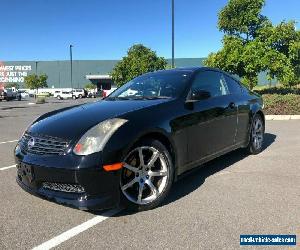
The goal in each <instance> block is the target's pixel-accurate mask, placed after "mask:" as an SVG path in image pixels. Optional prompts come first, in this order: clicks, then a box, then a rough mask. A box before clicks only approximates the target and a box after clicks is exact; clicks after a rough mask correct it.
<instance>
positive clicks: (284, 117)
mask: <svg viewBox="0 0 300 250" xmlns="http://www.w3.org/2000/svg"><path fill="white" fill-rule="evenodd" d="M265 118H266V120H267V121H288V120H300V115H266V116H265Z"/></svg>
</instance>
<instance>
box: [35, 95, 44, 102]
mask: <svg viewBox="0 0 300 250" xmlns="http://www.w3.org/2000/svg"><path fill="white" fill-rule="evenodd" d="M45 102H46V98H45V97H44V96H38V97H37V99H36V104H44V103H45Z"/></svg>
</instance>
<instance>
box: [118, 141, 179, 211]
mask: <svg viewBox="0 0 300 250" xmlns="http://www.w3.org/2000/svg"><path fill="white" fill-rule="evenodd" d="M141 157H142V159H143V160H142V161H141V160H140V159H141ZM171 159H172V158H171V156H170V153H169V152H168V150H167V148H166V147H165V146H164V145H163V144H162V143H161V142H160V141H158V140H153V139H145V140H142V141H140V143H138V144H137V145H136V146H135V147H134V148H133V150H131V151H130V152H129V153H128V154H127V156H126V157H125V159H124V166H123V169H122V173H121V176H120V193H121V202H122V203H123V205H125V207H127V208H128V209H129V210H132V211H145V210H149V209H153V208H155V207H157V206H159V205H160V204H161V203H162V202H163V200H164V199H165V198H166V197H167V195H168V193H169V191H170V189H171V186H172V184H173V180H174V172H175V171H174V165H173V163H172V160H171Z"/></svg>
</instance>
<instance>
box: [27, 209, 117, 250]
mask: <svg viewBox="0 0 300 250" xmlns="http://www.w3.org/2000/svg"><path fill="white" fill-rule="evenodd" d="M120 211H121V209H113V210H109V211H107V212H105V213H103V214H102V215H97V216H95V217H94V218H92V219H90V220H88V221H86V222H84V223H82V224H80V225H78V226H76V227H73V228H71V229H69V230H68V231H66V232H64V233H62V234H60V235H58V236H56V237H54V238H52V239H51V240H48V241H46V242H44V243H42V244H41V245H39V246H36V247H34V248H33V249H32V250H47V249H51V248H53V247H56V246H58V245H59V244H61V243H63V242H65V241H67V240H69V239H71V238H72V237H74V236H76V235H78V234H80V233H82V232H84V231H86V230H88V229H89V228H91V227H93V226H96V225H97V224H99V223H100V222H102V221H104V220H106V219H108V218H109V217H111V216H113V215H115V214H116V213H118V212H120Z"/></svg>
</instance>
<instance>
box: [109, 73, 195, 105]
mask: <svg viewBox="0 0 300 250" xmlns="http://www.w3.org/2000/svg"><path fill="white" fill-rule="evenodd" d="M190 74H191V73H190V72H184V71H172V70H170V71H165V72H156V73H151V74H146V75H142V76H140V77H137V78H135V79H133V80H131V81H130V82H128V83H126V84H125V85H123V86H122V87H120V88H119V89H117V90H116V91H114V92H113V93H112V94H111V95H110V96H109V98H126V99H139V98H164V97H167V98H171V97H177V96H179V95H180V94H181V93H182V91H183V90H184V88H185V87H186V83H187V82H188V80H189V78H190ZM109 98H108V99H109Z"/></svg>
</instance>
